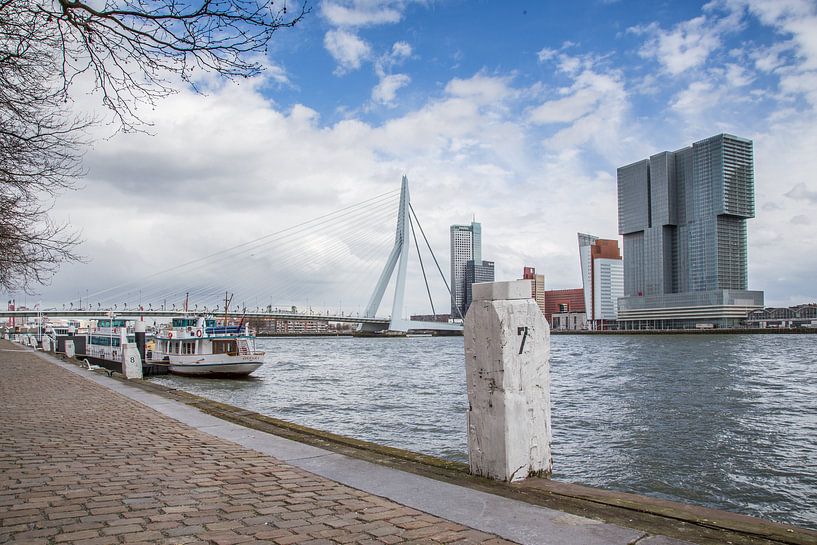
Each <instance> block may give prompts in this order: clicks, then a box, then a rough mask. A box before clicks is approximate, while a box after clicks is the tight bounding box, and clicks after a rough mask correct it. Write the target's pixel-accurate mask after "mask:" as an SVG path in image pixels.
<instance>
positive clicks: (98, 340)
mask: <svg viewBox="0 0 817 545" xmlns="http://www.w3.org/2000/svg"><path fill="white" fill-rule="evenodd" d="M90 343H91V344H93V345H96V346H119V337H99V336H96V335H94V336H92V337H91V339H90Z"/></svg>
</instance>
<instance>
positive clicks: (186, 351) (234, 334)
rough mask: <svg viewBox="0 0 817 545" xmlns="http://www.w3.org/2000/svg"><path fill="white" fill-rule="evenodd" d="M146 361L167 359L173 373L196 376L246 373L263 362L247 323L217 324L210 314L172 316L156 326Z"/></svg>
mask: <svg viewBox="0 0 817 545" xmlns="http://www.w3.org/2000/svg"><path fill="white" fill-rule="evenodd" d="M154 342H155V346H154V348H153V350H152V351H151V352H150V353H148V355H147V358H148V359H149V361H154V362H162V363H166V364H167V365H168V366H169V368H170V372H171V373H173V374H176V375H187V376H199V377H242V376H247V375H249V374H250V373H252V372H253V371H255V370H256V369H258V368H259V367H261V366H262V365H263V364H264V352H260V351H258V350H256V348H255V336H254V335H253V334H252V332H251V331H250V329H249V327H248V326H247V325H246V324H244V325H238V326H226V325H222V326H219V325H217V324H216V321H215V320H214V319H212V318H205V317H203V316H198V317H187V316H185V317H178V318H173V319H172V320H171V322H170V324H168V326H167V327H165V328H163V329H161V330H159V331H158V332H157V333H156V336H155V338H154Z"/></svg>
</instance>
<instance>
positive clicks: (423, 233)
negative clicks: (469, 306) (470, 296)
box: [409, 203, 464, 320]
mask: <svg viewBox="0 0 817 545" xmlns="http://www.w3.org/2000/svg"><path fill="white" fill-rule="evenodd" d="M409 210H411V214H412V215H413V216H414V219H415V220H417V227H419V228H420V234H421V235H423V240H425V243H426V246H428V251H429V252H431V257H432V258H434V264H435V265H437V270H438V271H440V277H441V278H442V279H443V283H444V284H445V289H447V290H448V295H449V297H451V296H453V295H452V293H451V288H450V287H449V286H448V281H447V280H446V279H445V275H444V274H443V270H442V268H441V267H440V263H439V262H438V261H437V256H436V255H434V250H432V249H431V244H430V243H429V242H428V238H427V237H426V233H425V231H423V225H422V224H421V223H420V219H419V218H418V217H417V213H416V212H415V211H414V207H413V206H411V203H409ZM454 308H456V309H457V314H459V315H460V319H461V320H464V318H463V317H462V312H460V308H459V307H458V306H454Z"/></svg>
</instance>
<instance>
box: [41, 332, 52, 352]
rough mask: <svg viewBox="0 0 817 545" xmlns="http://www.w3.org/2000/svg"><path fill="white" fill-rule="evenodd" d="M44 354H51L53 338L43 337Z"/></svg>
mask: <svg viewBox="0 0 817 545" xmlns="http://www.w3.org/2000/svg"><path fill="white" fill-rule="evenodd" d="M42 343H43V352H51V337H49V336H47V335H43V340H42Z"/></svg>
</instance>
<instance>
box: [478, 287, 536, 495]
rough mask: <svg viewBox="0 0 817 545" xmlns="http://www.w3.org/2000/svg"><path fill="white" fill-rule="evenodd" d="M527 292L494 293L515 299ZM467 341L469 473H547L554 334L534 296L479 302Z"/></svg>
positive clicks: (502, 476) (517, 476) (518, 476)
mask: <svg viewBox="0 0 817 545" xmlns="http://www.w3.org/2000/svg"><path fill="white" fill-rule="evenodd" d="M501 284H506V285H507V284H515V283H510V282H503V283H501ZM521 284H522V285H526V286H527V289H528V290H529V289H530V287H529V286H530V285H529V283H528V282H524V283H521ZM475 287H476V286H475ZM521 289H522V288H516V287H509V288H505V287H500V288H498V289H495V290H489V291H490V292H491V293H493V294H501V293H502V292H503V290H504V293H507V294H508V295H509V296H511V297H516V296H517V295H521V293H520V290H521ZM483 293H487V292H483ZM464 336H465V358H466V380H467V386H468V405H469V408H468V457H469V464H470V467H471V472H472V473H474V474H477V475H483V476H486V477H490V478H493V479H497V480H502V481H518V480H522V479H525V478H527V477H529V476H546V475H549V474H550V473H551V469H552V459H551V450H550V443H551V427H550V376H549V362H548V359H549V356H550V331H549V328H548V325H547V322H546V321H545V319H544V316H543V315H542V312H541V310H540V309H539V307H538V305H537V304H536V302H535V301H533V299H531V298H530V291H528V292H527V297H525V298H522V297H518V298H514V299H508V300H484V299H483V300H475V301H474V302H473V303H472V304H471V307H470V308H469V310H468V314H467V315H466V316H465V330H464Z"/></svg>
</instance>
